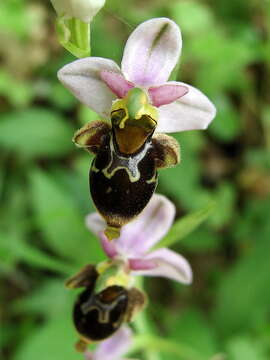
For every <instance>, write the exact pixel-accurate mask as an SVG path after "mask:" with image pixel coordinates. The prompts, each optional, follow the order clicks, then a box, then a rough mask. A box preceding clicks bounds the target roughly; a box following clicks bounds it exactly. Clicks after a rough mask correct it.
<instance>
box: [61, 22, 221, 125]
mask: <svg viewBox="0 0 270 360" xmlns="http://www.w3.org/2000/svg"><path fill="white" fill-rule="evenodd" d="M181 47H182V38H181V33H180V30H179V27H178V26H177V25H176V23H175V22H173V21H172V20H170V19H168V18H156V19H151V20H148V21H145V22H144V23H142V24H140V25H139V26H138V27H137V28H136V29H135V30H134V31H133V32H132V34H131V35H130V37H129V38H128V40H127V43H126V46H125V49H124V54H123V59H122V65H121V69H120V68H119V66H118V65H117V64H116V63H114V62H113V61H112V60H109V59H103V58H92V57H90V58H84V59H80V60H76V61H74V62H73V63H70V64H68V65H65V66H64V67H63V68H62V69H60V70H59V72H58V77H59V80H60V81H61V82H62V83H63V84H64V85H65V86H66V87H67V88H68V89H69V90H70V91H71V92H72V93H73V94H74V95H75V96H76V97H77V98H78V99H79V100H80V101H81V102H82V103H84V104H85V105H87V106H89V107H90V108H92V109H93V110H94V111H96V112H97V113H98V114H99V115H101V116H102V117H103V118H108V119H109V118H110V109H111V106H112V102H113V101H114V100H116V99H117V98H121V97H124V96H125V95H126V93H127V91H128V90H130V88H132V87H133V86H135V87H139V88H143V89H144V90H145V91H146V92H148V95H149V97H150V99H151V101H152V103H153V105H155V106H157V107H158V126H157V128H156V131H157V132H178V131H186V130H196V129H206V128H207V126H208V125H209V124H210V122H211V121H212V120H213V118H214V117H215V114H216V109H215V106H214V105H213V104H212V103H211V101H210V100H209V99H208V98H207V97H206V96H205V95H204V94H203V93H202V92H201V91H199V90H198V89H196V88H194V87H192V86H190V85H188V84H185V83H182V82H176V81H169V82H168V81H167V80H168V78H169V76H170V74H171V72H172V70H173V69H174V67H175V65H176V63H177V61H178V58H179V56H180V53H181Z"/></svg>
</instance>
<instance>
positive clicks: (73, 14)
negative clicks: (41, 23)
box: [51, 0, 105, 23]
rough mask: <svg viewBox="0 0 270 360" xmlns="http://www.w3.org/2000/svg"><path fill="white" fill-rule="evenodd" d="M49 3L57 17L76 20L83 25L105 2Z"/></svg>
mask: <svg viewBox="0 0 270 360" xmlns="http://www.w3.org/2000/svg"><path fill="white" fill-rule="evenodd" d="M51 2H52V5H53V7H54V8H55V11H56V12H57V14H58V16H60V17H64V18H65V19H71V18H76V19H79V20H81V21H82V22H85V23H90V21H91V20H92V18H93V17H94V16H95V15H96V13H97V12H98V11H99V10H100V9H101V8H102V7H103V6H104V4H105V0H51Z"/></svg>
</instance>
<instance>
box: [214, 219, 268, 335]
mask: <svg viewBox="0 0 270 360" xmlns="http://www.w3.org/2000/svg"><path fill="white" fill-rule="evenodd" d="M268 224H269V222H268ZM254 230H255V229H254ZM260 230H261V229H260V227H257V226H256V231H254V234H252V233H250V235H248V236H253V241H252V245H253V247H252V249H251V251H249V252H248V254H245V256H243V257H242V258H241V259H240V260H239V261H238V263H236V265H235V266H234V267H232V268H231V270H230V271H229V272H227V273H226V274H225V276H224V277H223V279H222V281H221V282H220V286H219V288H218V290H217V299H216V303H217V306H216V309H215V310H214V316H215V320H216V323H217V325H218V326H219V330H220V332H221V333H223V334H224V335H226V336H228V335H230V334H231V333H232V332H236V331H248V330H249V329H251V328H253V327H257V326H258V324H259V325H262V324H264V323H265V322H266V321H267V320H266V314H267V313H268V311H269V303H270V288H269V286H268V285H267V284H268V282H269V273H270V262H269V259H268V254H269V253H270V242H269V239H270V227H269V226H268V229H265V231H264V232H261V231H260ZM266 230H267V233H266Z"/></svg>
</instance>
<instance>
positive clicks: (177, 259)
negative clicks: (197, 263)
mask: <svg viewBox="0 0 270 360" xmlns="http://www.w3.org/2000/svg"><path fill="white" fill-rule="evenodd" d="M144 260H151V261H153V262H155V263H156V267H155V268H153V269H149V270H137V271H132V275H144V276H160V277H166V278H169V279H172V280H176V281H178V282H181V283H184V284H190V283H191V282H192V270H191V267H190V265H189V263H188V262H187V260H186V259H185V258H184V257H183V256H181V255H179V254H177V253H176V252H175V251H172V250H170V249H165V248H162V249H158V250H156V251H152V252H150V253H149V254H147V255H146V256H145V257H144Z"/></svg>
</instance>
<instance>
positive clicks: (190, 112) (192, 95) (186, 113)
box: [156, 82, 216, 133]
mask: <svg viewBox="0 0 270 360" xmlns="http://www.w3.org/2000/svg"><path fill="white" fill-rule="evenodd" d="M170 84H172V85H173V84H176V85H182V86H185V87H187V88H188V93H186V95H185V96H182V97H180V98H179V99H177V100H176V101H174V102H172V103H170V104H167V105H164V106H161V107H160V108H159V109H158V110H159V121H158V126H157V129H156V131H157V132H167V133H169V132H178V131H186V130H200V129H202V130H203V129H206V128H207V126H208V125H209V124H210V123H211V121H212V120H213V118H214V117H215V115H216V108H215V106H214V105H213V104H212V102H211V101H210V100H209V99H208V98H207V96H205V95H204V94H203V93H202V92H201V91H200V90H198V89H196V88H194V87H193V86H190V85H188V84H185V83H181V82H170Z"/></svg>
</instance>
